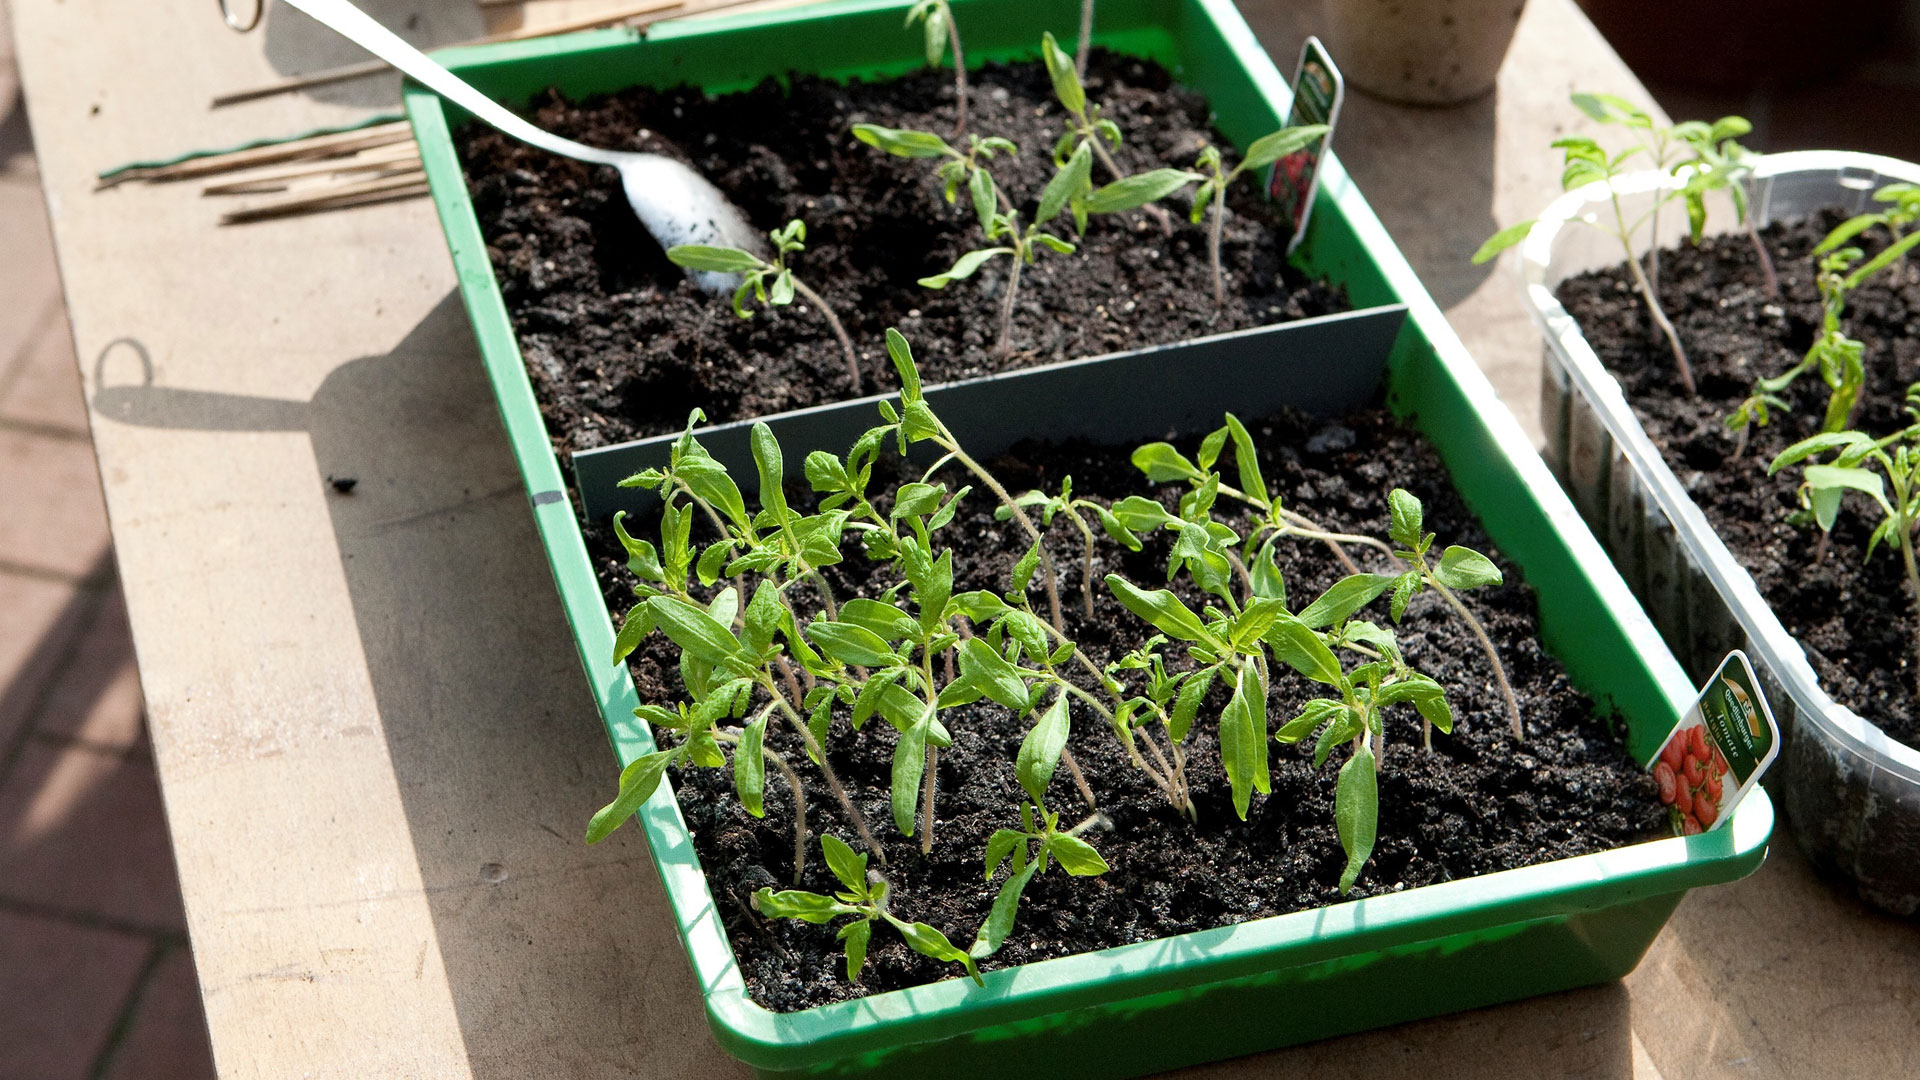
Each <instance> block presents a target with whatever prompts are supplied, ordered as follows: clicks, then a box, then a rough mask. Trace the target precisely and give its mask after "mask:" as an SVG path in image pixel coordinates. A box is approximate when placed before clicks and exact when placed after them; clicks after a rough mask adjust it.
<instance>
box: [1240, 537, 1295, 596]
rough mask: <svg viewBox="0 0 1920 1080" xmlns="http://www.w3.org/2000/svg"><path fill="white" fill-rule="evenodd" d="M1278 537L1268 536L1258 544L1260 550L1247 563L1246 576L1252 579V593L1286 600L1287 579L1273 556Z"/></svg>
mask: <svg viewBox="0 0 1920 1080" xmlns="http://www.w3.org/2000/svg"><path fill="white" fill-rule="evenodd" d="M1278 539H1279V538H1278V537H1269V538H1268V539H1267V542H1266V543H1264V544H1262V545H1260V550H1259V551H1258V552H1257V553H1255V555H1254V557H1253V559H1252V560H1251V561H1250V562H1249V563H1248V564H1247V576H1248V577H1249V578H1251V579H1252V581H1253V595H1255V596H1262V597H1266V598H1267V599H1270V600H1278V601H1280V602H1281V603H1282V604H1285V603H1286V602H1287V579H1286V576H1285V575H1284V574H1282V573H1281V572H1280V565H1279V563H1278V562H1277V561H1276V560H1275V557H1274V544H1275V543H1276V542H1277V541H1278Z"/></svg>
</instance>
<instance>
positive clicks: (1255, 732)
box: [1220, 661, 1272, 821]
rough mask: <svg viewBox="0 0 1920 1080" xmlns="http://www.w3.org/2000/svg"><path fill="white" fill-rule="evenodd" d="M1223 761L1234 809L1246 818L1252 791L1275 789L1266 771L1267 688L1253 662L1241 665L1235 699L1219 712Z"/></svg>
mask: <svg viewBox="0 0 1920 1080" xmlns="http://www.w3.org/2000/svg"><path fill="white" fill-rule="evenodd" d="M1220 764H1221V766H1222V767H1223V768H1225V769H1226V773H1227V780H1228V782H1229V783H1230V784H1231V785H1232V787H1233V809H1234V812H1235V813H1236V814H1239V815H1240V820H1241V821H1245V820H1247V809H1248V807H1249V806H1250V805H1251V804H1252V801H1253V793H1254V792H1255V791H1256V790H1257V791H1260V792H1261V793H1263V794H1265V793H1267V792H1269V791H1270V790H1272V783H1271V780H1270V778H1269V775H1268V771H1267V689H1266V686H1265V685H1263V684H1262V683H1261V681H1260V672H1259V671H1258V669H1257V668H1256V667H1255V666H1254V664H1253V663H1252V662H1251V661H1248V662H1246V663H1243V664H1241V665H1240V673H1239V678H1238V680H1237V681H1236V683H1235V686H1234V691H1233V699H1232V700H1231V701H1228V702H1227V708H1226V711H1225V712H1223V713H1221V714H1220Z"/></svg>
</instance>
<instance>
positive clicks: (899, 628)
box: [840, 596, 919, 641]
mask: <svg viewBox="0 0 1920 1080" xmlns="http://www.w3.org/2000/svg"><path fill="white" fill-rule="evenodd" d="M840 621H841V622H843V623H851V624H853V625H854V626H862V627H865V628H867V629H868V630H871V631H873V632H874V633H875V634H877V635H879V636H880V637H881V638H882V639H883V640H885V641H899V640H900V639H901V638H905V637H911V636H912V635H913V633H914V631H915V630H916V629H918V626H919V624H918V623H916V622H914V621H913V616H911V615H908V614H907V613H906V612H904V611H901V610H900V609H899V608H898V607H896V606H894V605H892V604H889V603H887V602H886V601H884V600H873V599H870V598H868V597H865V596H856V597H854V598H853V599H851V600H848V601H847V602H846V603H844V604H841V605H840Z"/></svg>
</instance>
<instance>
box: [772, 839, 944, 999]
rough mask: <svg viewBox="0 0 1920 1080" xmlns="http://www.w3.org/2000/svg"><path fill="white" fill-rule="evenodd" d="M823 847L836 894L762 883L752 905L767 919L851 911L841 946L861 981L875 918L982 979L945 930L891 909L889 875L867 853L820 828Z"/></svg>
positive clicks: (825, 919)
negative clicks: (870, 865) (872, 865)
mask: <svg viewBox="0 0 1920 1080" xmlns="http://www.w3.org/2000/svg"><path fill="white" fill-rule="evenodd" d="M820 853H821V854H822V855H825V856H826V859H827V868H828V869H829V870H831V871H833V876H834V877H835V878H836V879H838V880H839V882H840V884H841V885H842V886H843V888H842V889H841V890H840V891H838V892H835V893H834V894H833V895H832V896H822V895H821V894H819V893H815V892H807V891H805V890H802V889H787V890H784V891H781V892H774V891H773V890H772V889H765V888H763V889H761V890H760V891H758V892H756V893H754V894H753V909H754V910H755V911H758V912H759V913H760V914H762V915H765V916H766V917H767V918H769V919H798V920H800V921H801V922H809V923H814V924H816V925H822V926H824V925H826V924H828V923H831V922H833V921H834V920H835V919H843V918H846V917H848V916H852V917H853V921H852V922H849V923H844V924H842V925H841V927H840V933H839V934H838V935H836V936H837V937H838V938H839V941H840V943H841V947H842V949H843V951H844V952H845V953H846V957H847V981H848V982H859V981H860V970H861V969H862V968H864V967H866V966H867V945H868V944H869V943H870V942H871V941H872V940H873V924H874V923H876V922H885V923H887V924H888V925H889V926H892V927H893V929H894V930H895V931H896V932H897V933H898V934H899V935H900V938H901V940H903V941H905V942H906V943H907V947H908V948H910V949H912V950H913V951H914V952H917V953H919V954H920V955H921V956H927V957H932V958H933V959H935V960H939V961H941V962H943V963H949V964H959V965H960V966H961V967H963V968H965V969H966V971H967V976H968V977H969V978H971V979H972V980H973V981H974V982H975V983H979V982H980V981H981V979H980V969H979V968H978V967H976V966H974V962H973V957H971V956H969V955H967V954H966V953H965V952H963V951H961V950H960V949H958V948H955V947H954V944H953V942H951V941H948V940H947V935H945V934H943V933H941V932H940V931H939V930H937V929H935V928H934V927H932V926H929V925H927V924H926V923H923V922H911V923H910V922H907V921H906V920H905V919H902V918H900V917H899V916H898V915H895V914H894V913H893V911H892V910H891V902H890V901H891V898H890V897H889V896H888V890H887V882H886V879H885V878H883V877H880V876H879V875H878V874H876V873H872V872H870V871H868V869H867V857H866V856H865V855H860V854H856V853H855V852H854V850H853V849H852V848H850V847H848V846H847V845H846V844H845V843H844V842H842V841H841V840H840V839H839V838H838V837H836V836H833V835H831V834H822V835H821V837H820Z"/></svg>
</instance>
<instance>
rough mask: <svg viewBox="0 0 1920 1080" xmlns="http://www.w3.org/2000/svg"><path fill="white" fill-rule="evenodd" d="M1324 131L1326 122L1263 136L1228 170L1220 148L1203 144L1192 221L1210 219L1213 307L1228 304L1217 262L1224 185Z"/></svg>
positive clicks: (1224, 214) (1224, 203)
mask: <svg viewBox="0 0 1920 1080" xmlns="http://www.w3.org/2000/svg"><path fill="white" fill-rule="evenodd" d="M1326 133H1327V125H1325V124H1303V125H1301V126H1299V127H1289V128H1281V129H1280V130H1279V131H1276V132H1273V133H1272V134H1270V135H1262V136H1261V137H1259V138H1258V139H1255V140H1253V144H1252V145H1250V146H1248V147H1247V153H1246V156H1245V157H1243V158H1241V159H1240V164H1238V165H1235V166H1234V167H1233V168H1231V169H1228V168H1226V167H1225V161H1224V160H1223V159H1222V158H1221V155H1220V148H1219V147H1217V146H1206V147H1203V148H1202V149H1201V151H1200V157H1199V159H1198V160H1196V161H1195V162H1194V165H1193V167H1194V168H1196V169H1198V170H1200V171H1201V172H1202V173H1203V174H1204V175H1203V176H1201V177H1199V179H1200V181H1201V183H1200V190H1199V191H1198V192H1196V193H1195V194H1194V197H1193V215H1192V216H1193V223H1194V224H1196V225H1198V224H1199V223H1200V219H1201V218H1202V217H1204V216H1206V215H1207V214H1211V215H1212V220H1211V221H1210V222H1209V223H1208V226H1207V261H1208V262H1209V263H1211V264H1212V266H1213V306H1214V307H1225V306H1226V305H1227V284H1226V271H1225V269H1224V268H1223V267H1222V266H1221V264H1220V233H1221V229H1222V228H1223V227H1224V226H1225V222H1226V217H1227V188H1228V187H1229V186H1230V185H1232V183H1233V182H1234V181H1235V180H1237V179H1239V178H1240V177H1241V176H1243V175H1245V174H1246V173H1249V172H1252V171H1254V170H1256V169H1264V168H1266V167H1267V166H1268V165H1271V164H1273V163H1274V162H1276V161H1279V160H1280V159H1281V158H1283V157H1286V156H1287V155H1288V154H1291V153H1293V152H1294V151H1296V150H1301V149H1304V148H1306V147H1308V146H1311V145H1312V144H1313V141H1314V140H1315V139H1318V138H1320V137H1321V136H1323V135H1325V134H1326Z"/></svg>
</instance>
